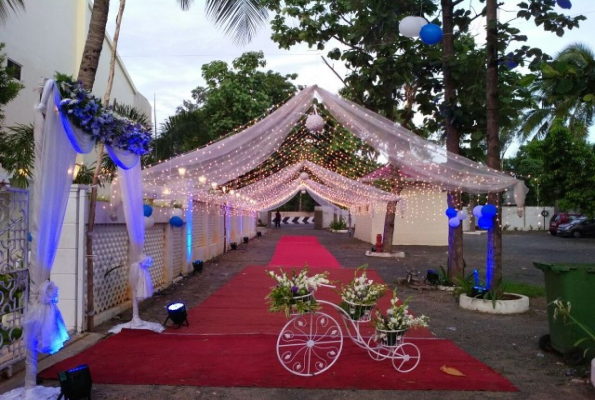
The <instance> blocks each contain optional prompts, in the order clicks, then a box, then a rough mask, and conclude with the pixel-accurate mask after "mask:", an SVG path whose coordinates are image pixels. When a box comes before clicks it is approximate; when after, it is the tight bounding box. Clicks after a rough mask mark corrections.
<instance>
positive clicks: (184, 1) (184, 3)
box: [178, 0, 194, 11]
mask: <svg viewBox="0 0 595 400" xmlns="http://www.w3.org/2000/svg"><path fill="white" fill-rule="evenodd" d="M193 2H194V0H178V3H180V7H181V8H182V10H184V11H187V10H188V9H189V8H190V4H192V3H193Z"/></svg>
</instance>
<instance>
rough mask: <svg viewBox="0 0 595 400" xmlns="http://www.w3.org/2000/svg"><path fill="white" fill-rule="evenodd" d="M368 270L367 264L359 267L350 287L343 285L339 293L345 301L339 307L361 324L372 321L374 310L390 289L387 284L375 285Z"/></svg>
mask: <svg viewBox="0 0 595 400" xmlns="http://www.w3.org/2000/svg"><path fill="white" fill-rule="evenodd" d="M366 268H368V266H367V265H366V264H364V265H362V266H361V267H359V268H358V269H357V270H356V271H355V275H354V277H353V280H352V281H351V282H350V283H349V284H348V285H342V286H341V291H340V293H339V295H340V296H341V299H342V300H343V301H342V302H341V303H340V304H339V307H341V308H342V309H343V311H345V313H347V315H348V316H349V318H350V319H352V320H355V321H360V322H367V321H369V320H370V313H371V311H372V308H373V307H374V305H375V304H376V302H377V301H378V299H380V298H381V297H382V296H383V295H384V293H385V292H386V290H387V289H388V286H387V285H386V284H383V283H374V280H373V279H368V275H367V274H366Z"/></svg>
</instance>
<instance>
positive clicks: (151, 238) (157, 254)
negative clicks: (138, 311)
mask: <svg viewBox="0 0 595 400" xmlns="http://www.w3.org/2000/svg"><path fill="white" fill-rule="evenodd" d="M166 228H167V225H165V224H156V225H153V227H152V228H151V229H147V231H146V233H145V250H144V251H145V254H146V255H148V256H150V257H151V258H152V259H153V266H152V267H151V268H150V269H149V272H150V274H151V281H152V282H153V288H154V289H161V288H163V287H166V286H168V284H169V282H166V281H165V274H164V270H165V246H164V243H165V229H166Z"/></svg>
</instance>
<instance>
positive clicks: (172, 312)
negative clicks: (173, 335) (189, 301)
mask: <svg viewBox="0 0 595 400" xmlns="http://www.w3.org/2000/svg"><path fill="white" fill-rule="evenodd" d="M169 319H171V322H173V323H174V324H176V325H178V328H179V327H180V326H182V325H183V324H184V322H185V323H186V326H190V324H189V323H188V314H187V313H186V305H185V304H184V303H180V302H176V303H171V304H169V305H168V306H167V318H166V319H165V322H164V323H163V326H165V324H166V323H167V320H169Z"/></svg>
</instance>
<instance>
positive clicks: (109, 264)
mask: <svg viewBox="0 0 595 400" xmlns="http://www.w3.org/2000/svg"><path fill="white" fill-rule="evenodd" d="M93 255H94V258H93V260H94V263H93V275H94V276H93V298H94V303H95V304H94V308H95V313H100V312H103V311H106V310H109V309H110V308H112V307H116V306H119V305H121V304H122V303H124V302H126V301H128V300H130V290H129V285H128V262H127V261H128V234H127V232H126V226H125V225H95V229H94V234H93Z"/></svg>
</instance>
